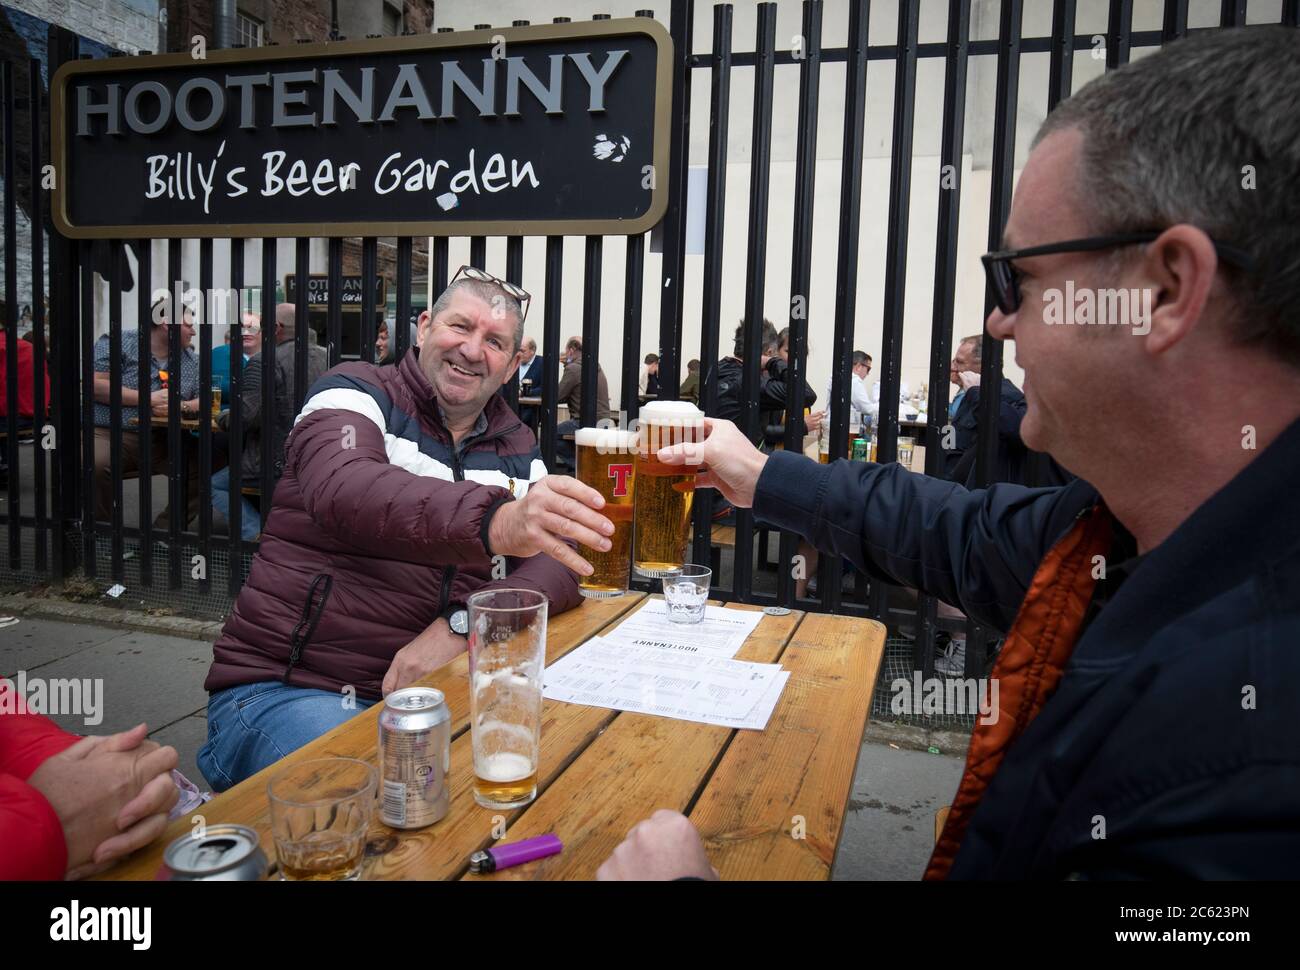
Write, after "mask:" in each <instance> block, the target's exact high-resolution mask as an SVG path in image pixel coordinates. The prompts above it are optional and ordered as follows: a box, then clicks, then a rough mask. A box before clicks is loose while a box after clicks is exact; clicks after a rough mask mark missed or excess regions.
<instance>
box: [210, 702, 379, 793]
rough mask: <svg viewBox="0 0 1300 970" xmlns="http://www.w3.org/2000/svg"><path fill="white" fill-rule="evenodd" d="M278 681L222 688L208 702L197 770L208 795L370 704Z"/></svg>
mask: <svg viewBox="0 0 1300 970" xmlns="http://www.w3.org/2000/svg"><path fill="white" fill-rule="evenodd" d="M344 700H345V695H343V694H341V693H339V692H337V691H328V690H315V689H313V688H309V687H288V686H286V685H284V684H282V683H280V682H279V681H278V680H269V681H263V682H261V683H258V684H240V685H239V686H238V687H227V688H226V689H225V690H219V691H217V692H216V693H214V694H212V695H211V696H210V697H209V698H208V743H207V744H205V745H204V746H203V747H202V748H200V749H199V754H198V759H197V760H198V764H199V770H200V771H202V772H203V776H204V777H205V778H207V780H208V784H210V785H211V786H212V790H213V791H225V790H226V789H227V788H230V787H231V786H233V785H237V784H239V783H240V782H241V781H243V780H244V779H245V778H248V777H249V776H250V775H255V774H257V772H259V771H261V770H262V769H263V768H265V767H266V766H267V765H269V764H274V763H275V762H277V761H279V760H280V759H281V758H283V757H284V756H285V755H287V754H289V753H290V752H292V751H296V750H298V749H299V748H301V747H302V746H303V745H304V744H306V743H307V742H308V741H312V740H314V739H316V738H318V737H320V736H321V735H322V734H324V733H325V732H326V731H328V730H330V729H331V728H335V727H337V726H338V725H340V724H342V723H343V722H344V721H347V720H349V719H350V718H352V717H355V716H356V715H357V714H360V713H361V712H362V711H364V710H365V709H366V708H368V707H370V706H371V705H372V704H374V701H367V700H362V699H361V698H353V699H352V700H349V701H348V703H349V704H353V703H354V704H355V705H356V706H355V707H344Z"/></svg>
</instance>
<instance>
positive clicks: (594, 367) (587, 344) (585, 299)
mask: <svg viewBox="0 0 1300 970" xmlns="http://www.w3.org/2000/svg"><path fill="white" fill-rule="evenodd" d="M604 251H605V245H604V237H603V236H587V237H586V252H585V257H584V260H583V275H582V400H581V401H580V402H579V403H580V405H581V408H580V410H581V412H582V413H581V414H570V415H569V418H570V419H571V420H573V421H577V422H578V425H579V427H583V428H594V427H595V426H596V419H597V418H598V417H599V414H598V413H597V410H596V386H597V380H598V378H599V372H600V283H601V279H600V277H601V272H602V263H603V259H604Z"/></svg>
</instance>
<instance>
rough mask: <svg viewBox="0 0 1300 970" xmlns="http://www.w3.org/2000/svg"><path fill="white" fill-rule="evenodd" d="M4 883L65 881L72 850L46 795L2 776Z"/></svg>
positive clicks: (0, 859) (0, 870)
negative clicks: (29, 880)
mask: <svg viewBox="0 0 1300 970" xmlns="http://www.w3.org/2000/svg"><path fill="white" fill-rule="evenodd" d="M0 846H3V849H0V880H3V881H6V882H8V881H12V880H16V879H62V878H63V874H64V873H65V872H67V869H68V847H67V844H66V843H65V842H64V840H63V826H62V825H61V824H59V817H58V816H57V815H55V814H54V809H53V808H51V807H50V803H49V802H47V801H46V800H45V796H44V795H42V794H41V793H40V792H38V791H37V790H36V789H35V788H33V787H32V786H31V785H29V784H27V783H26V782H25V781H22V780H21V779H19V778H16V777H14V776H13V775H6V774H0Z"/></svg>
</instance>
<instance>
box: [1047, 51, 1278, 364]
mask: <svg viewBox="0 0 1300 970" xmlns="http://www.w3.org/2000/svg"><path fill="white" fill-rule="evenodd" d="M1070 128H1077V129H1078V130H1079V131H1080V132H1081V134H1082V135H1083V141H1084V147H1083V153H1082V164H1081V175H1080V181H1081V186H1080V188H1081V189H1082V193H1083V199H1084V201H1086V205H1087V207H1088V209H1089V211H1090V213H1091V222H1092V226H1091V231H1092V233H1095V234H1106V233H1113V232H1126V231H1136V230H1144V229H1164V228H1167V227H1169V226H1173V225H1177V224H1179V223H1189V224H1192V225H1195V226H1197V227H1199V228H1200V229H1202V230H1203V231H1204V232H1205V233H1207V234H1208V235H1209V236H1211V237H1212V238H1213V239H1214V240H1215V241H1217V242H1221V243H1227V244H1229V245H1233V246H1236V247H1237V248H1238V249H1242V250H1245V252H1246V253H1248V254H1249V255H1250V256H1251V258H1252V259H1253V261H1254V264H1255V266H1254V269H1253V271H1249V272H1247V271H1244V270H1239V269H1237V268H1235V267H1232V266H1228V265H1223V264H1221V265H1222V266H1223V269H1224V272H1225V273H1226V274H1227V279H1228V281H1229V284H1230V286H1231V291H1232V294H1233V297H1234V299H1235V300H1236V303H1237V308H1236V309H1237V312H1236V313H1235V314H1234V318H1235V319H1234V320H1233V322H1232V327H1233V339H1234V340H1235V341H1236V342H1238V343H1241V344H1254V345H1256V346H1259V347H1260V348H1262V349H1266V350H1268V351H1269V352H1271V353H1274V354H1276V355H1278V356H1279V357H1280V358H1281V359H1283V360H1285V361H1287V362H1288V363H1290V364H1293V365H1300V315H1298V314H1297V310H1296V307H1297V306H1298V305H1300V248H1297V247H1296V245H1295V232H1296V226H1297V225H1300V193H1297V192H1296V190H1295V187H1296V184H1297V181H1300V31H1297V30H1295V29H1294V28H1291V27H1281V26H1252V27H1239V28H1232V29H1227V30H1212V31H1206V32H1204V33H1198V34H1194V35H1192V36H1189V37H1187V38H1184V39H1182V40H1178V41H1175V42H1173V43H1171V44H1168V45H1167V46H1165V47H1162V48H1161V49H1160V50H1159V51H1156V52H1155V53H1152V54H1150V55H1148V56H1146V57H1142V58H1140V59H1138V60H1136V61H1133V62H1131V63H1129V64H1127V65H1125V66H1124V67H1121V68H1118V69H1116V70H1113V71H1108V72H1107V73H1106V74H1104V75H1102V76H1101V77H1099V78H1097V79H1096V80H1094V81H1092V82H1091V83H1089V84H1087V85H1086V86H1084V87H1083V88H1081V89H1080V90H1079V92H1078V93H1077V94H1075V95H1074V96H1073V97H1071V98H1069V99H1068V100H1066V101H1063V102H1061V104H1059V105H1058V106H1057V108H1056V110H1054V111H1053V112H1052V113H1051V114H1050V115H1048V117H1047V120H1046V121H1045V122H1044V123H1043V126H1042V127H1041V128H1040V129H1039V131H1038V134H1037V136H1036V137H1035V139H1034V144H1035V145H1037V144H1038V143H1039V142H1041V141H1042V140H1043V139H1044V138H1046V137H1047V136H1048V135H1050V134H1052V133H1053V132H1057V131H1062V130H1065V129H1070ZM1251 179H1253V182H1249V180H1251ZM1248 182H1249V184H1248ZM1252 185H1253V187H1251V186H1252ZM1117 255H1118V254H1117Z"/></svg>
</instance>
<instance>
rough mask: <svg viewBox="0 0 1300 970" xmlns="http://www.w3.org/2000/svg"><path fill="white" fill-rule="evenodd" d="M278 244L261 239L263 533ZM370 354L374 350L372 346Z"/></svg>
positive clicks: (270, 483)
mask: <svg viewBox="0 0 1300 970" xmlns="http://www.w3.org/2000/svg"><path fill="white" fill-rule="evenodd" d="M278 244H279V240H277V239H263V240H262V349H261V350H260V351H259V352H258V353H259V354H260V355H261V360H260V361H259V363H260V365H261V369H262V373H261V375H260V376H261V379H262V387H261V391H262V403H261V405H260V406H259V407H258V413H259V415H260V421H261V428H260V430H259V433H258V439H259V443H260V445H261V449H262V455H261V479H262V481H261V484H260V487H259V491H260V492H261V494H260V495H259V503H258V504H259V508H258V515H259V518H260V519H261V526H260V528H259V530H258V531H259V532H262V531H265V530H266V519H267V516H269V515H270V514H271V495H272V493H273V492H274V491H275V469H274V468H273V467H272V463H273V462H274V460H275V459H274V452H273V450H272V449H273V446H274V439H275V435H274V434H273V433H272V430H271V429H272V428H273V427H274V422H275V331H276V326H275V286H276V282H277V280H276V255H277V249H278ZM361 278H362V280H363V285H362V288H361V292H362V293H369V292H371V290H370V287H369V286H368V285H365V284H367V283H369V281H370V280H371V279H372V277H370V276H367V275H366V273H365V271H364V270H362V273H361ZM304 298H305V295H303V294H300V295H299V296H298V299H304ZM371 304H372V305H373V304H374V297H373V296H372V297H371ZM371 352H372V354H373V346H372V351H371Z"/></svg>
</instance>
